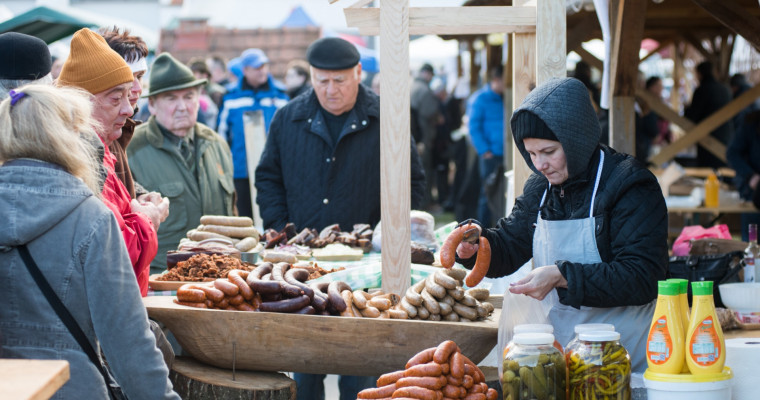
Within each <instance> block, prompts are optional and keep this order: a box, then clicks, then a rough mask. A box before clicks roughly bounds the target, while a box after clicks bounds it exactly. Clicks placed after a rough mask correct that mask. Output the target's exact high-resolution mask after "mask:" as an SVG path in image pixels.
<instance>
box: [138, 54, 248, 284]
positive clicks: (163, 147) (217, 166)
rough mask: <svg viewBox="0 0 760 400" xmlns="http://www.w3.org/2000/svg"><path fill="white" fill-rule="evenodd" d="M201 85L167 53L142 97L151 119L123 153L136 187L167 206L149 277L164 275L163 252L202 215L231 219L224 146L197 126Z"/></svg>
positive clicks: (153, 70) (227, 155) (231, 187)
mask: <svg viewBox="0 0 760 400" xmlns="http://www.w3.org/2000/svg"><path fill="white" fill-rule="evenodd" d="M205 84H206V80H205V79H196V78H195V76H194V75H193V72H192V71H191V70H190V68H188V67H186V66H185V65H183V64H182V63H180V62H179V61H177V60H176V59H175V58H174V57H172V56H171V54H169V53H162V54H161V55H159V56H158V57H156V60H155V61H154V62H153V65H152V66H151V74H150V89H149V92H148V94H147V97H148V101H149V103H148V108H149V109H150V113H151V117H150V119H148V121H147V122H146V123H144V124H142V125H140V126H139V127H138V128H137V130H136V131H135V137H134V139H133V140H132V143H131V144H130V145H129V147H127V154H129V163H130V166H131V167H132V172H133V173H134V175H135V177H136V178H137V179H138V181H140V182H142V184H143V185H145V186H146V187H147V188H150V189H152V190H156V191H159V192H161V193H163V194H164V195H166V196H168V197H169V199H170V200H171V203H170V204H171V206H170V209H169V217H168V218H167V219H166V221H164V222H163V223H161V227H160V228H159V229H158V254H157V255H156V258H154V259H153V261H152V262H151V273H159V272H161V271H163V270H164V269H166V252H167V251H169V250H176V249H177V246H178V245H179V241H180V239H182V238H183V237H185V235H186V233H187V231H189V230H190V229H193V228H194V227H196V226H198V221H200V219H201V216H203V215H233V208H234V204H233V197H234V194H235V185H234V183H233V181H232V157H231V155H230V148H229V147H228V146H227V142H226V141H225V140H224V139H223V138H222V137H221V136H219V135H218V134H217V133H216V132H214V131H213V130H212V129H210V128H209V127H207V126H205V125H203V124H201V123H198V122H197V115H198V111H197V110H198V107H199V95H200V91H201V88H202V87H203V85H205Z"/></svg>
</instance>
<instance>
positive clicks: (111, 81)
mask: <svg viewBox="0 0 760 400" xmlns="http://www.w3.org/2000/svg"><path fill="white" fill-rule="evenodd" d="M132 79H133V77H132V70H131V69H130V68H129V65H127V63H126V61H124V59H123V58H121V56H120V55H119V53H117V52H115V51H113V50H112V49H111V48H110V47H108V43H106V40H105V39H103V37H102V36H100V35H98V34H97V33H95V32H93V31H91V30H89V29H87V28H84V29H80V30H78V31H77V32H76V33H75V34H74V37H73V38H72V39H71V52H70V53H69V57H68V58H67V59H66V62H65V63H63V68H62V69H61V74H60V75H59V76H58V85H59V86H76V87H79V88H82V89H85V90H87V91H88V92H90V93H92V94H98V93H100V92H102V91H104V90H107V89H110V88H112V87H114V86H118V85H121V84H122V83H127V82H131V81H132Z"/></svg>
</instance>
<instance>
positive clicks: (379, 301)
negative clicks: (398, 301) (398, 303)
mask: <svg viewBox="0 0 760 400" xmlns="http://www.w3.org/2000/svg"><path fill="white" fill-rule="evenodd" d="M367 303H368V304H369V305H370V306H372V307H375V308H377V309H378V310H380V311H385V310H388V309H390V308H391V305H392V304H391V301H390V300H389V299H386V298H383V297H379V296H375V297H373V298H371V299H369V301H368V302H367Z"/></svg>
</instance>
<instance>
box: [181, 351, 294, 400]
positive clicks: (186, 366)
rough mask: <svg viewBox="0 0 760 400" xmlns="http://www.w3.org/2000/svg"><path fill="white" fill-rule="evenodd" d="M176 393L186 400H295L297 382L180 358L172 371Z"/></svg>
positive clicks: (274, 373)
mask: <svg viewBox="0 0 760 400" xmlns="http://www.w3.org/2000/svg"><path fill="white" fill-rule="evenodd" d="M169 379H170V380H171V381H172V384H173V385H174V390H175V391H176V392H177V393H178V394H179V395H180V397H182V399H184V400H212V399H213V400H216V399H231V400H254V399H255V400H294V399H295V398H296V382H295V381H294V380H292V379H290V378H288V377H287V376H286V375H285V374H282V373H277V372H253V371H239V370H238V371H235V380H234V381H233V380H232V370H230V369H222V368H217V367H213V366H210V365H205V364H201V363H200V362H198V361H196V360H194V359H192V358H190V357H177V358H176V359H175V360H174V364H172V369H171V371H169Z"/></svg>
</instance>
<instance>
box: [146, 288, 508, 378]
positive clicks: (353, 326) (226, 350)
mask: <svg viewBox="0 0 760 400" xmlns="http://www.w3.org/2000/svg"><path fill="white" fill-rule="evenodd" d="M173 299H174V297H172V296H154V297H145V298H143V303H144V304H145V306H146V307H147V309H148V315H149V316H150V317H151V318H154V319H157V320H159V321H161V322H162V323H164V324H165V325H166V326H167V327H168V328H169V330H171V331H172V333H173V334H174V336H175V337H176V338H177V341H178V342H179V344H180V345H181V346H182V348H183V349H184V351H187V352H188V353H189V354H190V355H191V356H193V357H194V358H195V359H197V360H199V361H201V362H203V363H206V364H210V365H214V366H217V367H220V368H228V369H231V368H232V367H233V364H234V366H235V368H237V369H246V370H253V371H293V372H302V373H311V374H341V375H366V376H376V375H381V374H384V373H386V372H391V371H396V370H400V369H403V368H404V365H405V364H406V362H407V361H409V359H410V358H412V356H414V355H415V354H417V353H418V352H419V351H421V350H424V349H426V348H429V347H434V346H437V345H438V344H440V343H441V342H443V341H444V340H449V339H450V340H453V341H455V342H456V343H457V345H459V347H460V348H461V349H462V353H464V355H466V356H467V357H469V358H470V359H471V360H472V361H473V362H475V363H478V362H480V361H481V360H483V358H485V356H486V355H488V353H489V352H490V351H491V349H493V347H494V346H495V345H496V340H497V331H498V321H499V315H500V314H501V309H499V308H497V309H496V310H495V311H494V313H493V314H491V316H490V317H489V318H488V319H486V320H483V321H477V322H443V321H441V322H436V321H420V320H398V319H375V318H354V317H328V316H317V315H298V314H281V313H269V312H243V311H223V310H204V309H197V308H192V307H185V306H180V305H177V304H174V303H173V301H172V300H173Z"/></svg>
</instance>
